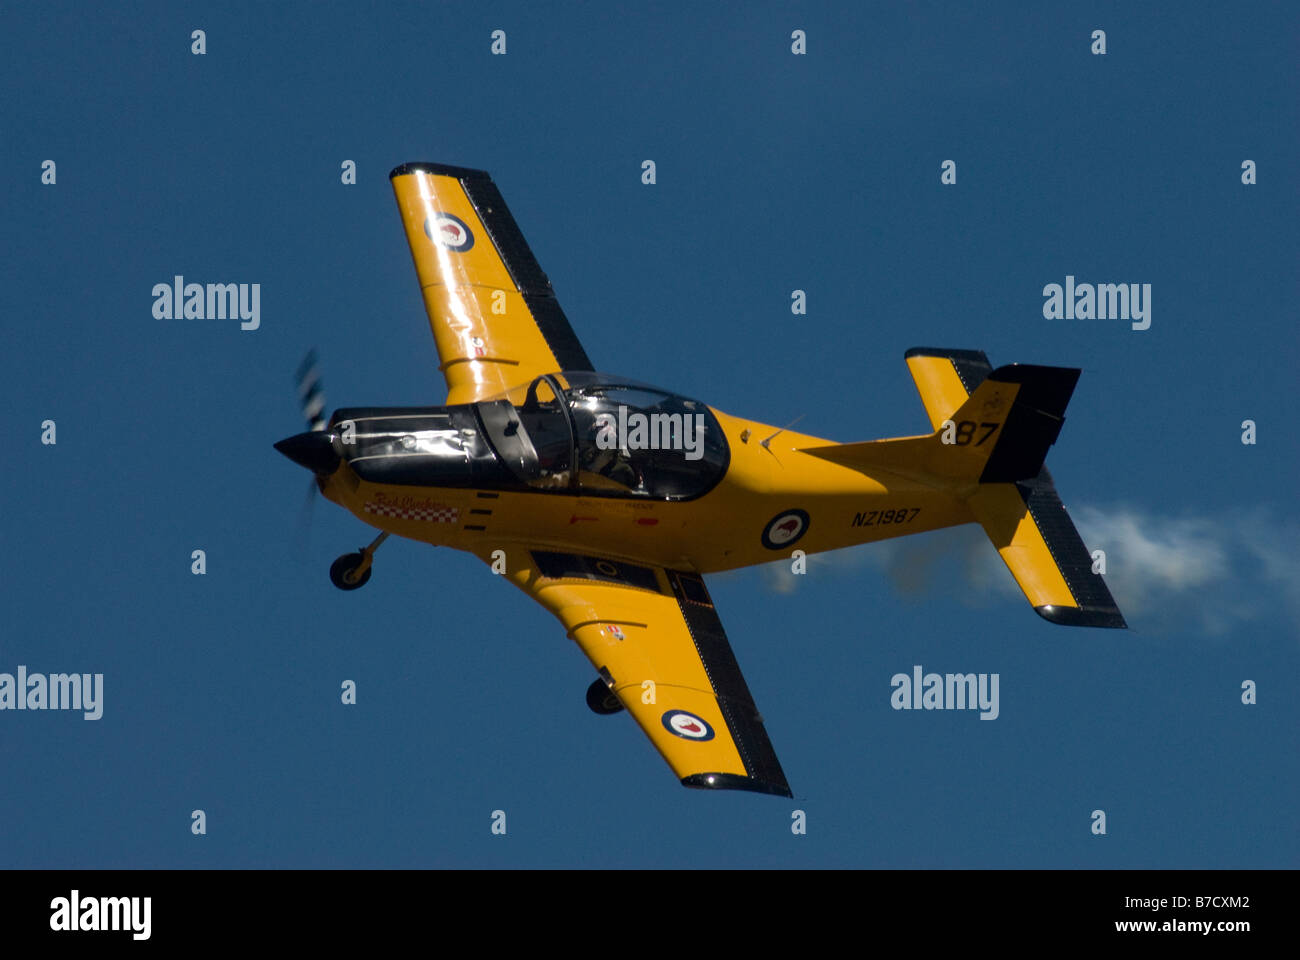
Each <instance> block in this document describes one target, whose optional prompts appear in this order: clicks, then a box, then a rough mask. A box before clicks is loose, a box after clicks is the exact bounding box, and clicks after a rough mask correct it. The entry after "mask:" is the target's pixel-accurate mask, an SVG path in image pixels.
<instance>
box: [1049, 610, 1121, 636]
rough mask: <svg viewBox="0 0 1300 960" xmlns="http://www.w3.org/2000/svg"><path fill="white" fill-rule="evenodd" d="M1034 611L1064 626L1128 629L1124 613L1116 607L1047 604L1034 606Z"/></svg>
mask: <svg viewBox="0 0 1300 960" xmlns="http://www.w3.org/2000/svg"><path fill="white" fill-rule="evenodd" d="M1034 612H1035V613H1036V614H1038V615H1039V616H1040V617H1042V618H1043V619H1044V620H1048V621H1050V622H1052V623H1057V624H1060V625H1061V626H1063V627H1102V628H1103V629H1107V630H1127V629H1128V624H1127V623H1125V622H1124V615H1123V614H1122V613H1120V612H1119V610H1118V609H1117V608H1115V607H1111V608H1110V609H1105V608H1102V607H1054V606H1052V605H1051V604H1046V605H1044V606H1041V607H1034Z"/></svg>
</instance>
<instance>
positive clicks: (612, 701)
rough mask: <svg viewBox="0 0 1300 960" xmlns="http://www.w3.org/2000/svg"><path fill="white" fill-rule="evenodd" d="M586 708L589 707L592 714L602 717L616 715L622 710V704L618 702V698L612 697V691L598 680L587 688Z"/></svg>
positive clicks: (603, 682) (602, 681)
mask: <svg viewBox="0 0 1300 960" xmlns="http://www.w3.org/2000/svg"><path fill="white" fill-rule="evenodd" d="M587 706H589V707H591V712H592V713H598V714H600V715H601V716H602V717H607V716H609V715H610V714H611V713H618V712H619V711H620V710H622V709H623V704H622V703H620V702H619V699H618V697H616V696H614V691H613V690H611V689H609V686H608V685H607V684H606V683H605V681H604V680H600V679H597V680H596V681H594V682H593V683H592V685H591V686H589V687H588V688H587Z"/></svg>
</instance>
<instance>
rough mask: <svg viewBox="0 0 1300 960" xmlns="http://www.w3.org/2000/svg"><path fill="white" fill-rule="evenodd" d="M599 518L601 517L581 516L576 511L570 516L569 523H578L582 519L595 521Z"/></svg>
mask: <svg viewBox="0 0 1300 960" xmlns="http://www.w3.org/2000/svg"><path fill="white" fill-rule="evenodd" d="M599 519H600V518H599V517H580V516H578V515H577V514H576V513H575V514H574V515H573V516H571V517H569V523H577V522H578V521H580V520H588V521H591V522H593V523H594V522H595V521H597V520H599Z"/></svg>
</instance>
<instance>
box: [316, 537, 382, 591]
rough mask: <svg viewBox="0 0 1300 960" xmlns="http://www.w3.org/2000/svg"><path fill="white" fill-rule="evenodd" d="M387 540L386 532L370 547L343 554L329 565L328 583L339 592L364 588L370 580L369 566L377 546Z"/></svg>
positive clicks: (376, 538)
mask: <svg viewBox="0 0 1300 960" xmlns="http://www.w3.org/2000/svg"><path fill="white" fill-rule="evenodd" d="M387 539H388V534H387V532H385V533H381V534H380V535H379V536H377V537H375V539H374V540H373V541H372V542H371V544H370V546H368V547H362V548H361V550H360V551H359V552H357V553H345V554H343V556H341V557H339V558H338V559H337V560H335V561H334V562H333V563H331V564H330V583H332V584H334V586H336V587H338V588H339V589H340V590H356V589H357V588H358V587H364V586H365V585H366V581H368V580H369V579H370V564H371V561H373V560H374V558H375V551H376V550H378V549H379V545H380V544H381V543H383V542H384V541H385V540H387Z"/></svg>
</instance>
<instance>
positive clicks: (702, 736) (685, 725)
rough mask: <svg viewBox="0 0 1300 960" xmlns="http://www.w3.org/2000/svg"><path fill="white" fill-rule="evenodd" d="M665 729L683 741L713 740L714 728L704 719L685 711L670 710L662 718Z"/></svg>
mask: <svg viewBox="0 0 1300 960" xmlns="http://www.w3.org/2000/svg"><path fill="white" fill-rule="evenodd" d="M661 719H662V720H663V724H664V729H665V730H667V731H668V732H669V733H671V734H674V735H676V736H679V737H681V738H682V739H683V740H712V739H713V728H712V727H711V726H709V722H708V721H707V720H705V719H704V718H703V717H697V716H696V715H695V714H693V713H688V712H687V711H685V710H669V711H668V712H667V713H665V714H664V715H663V717H662V718H661Z"/></svg>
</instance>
